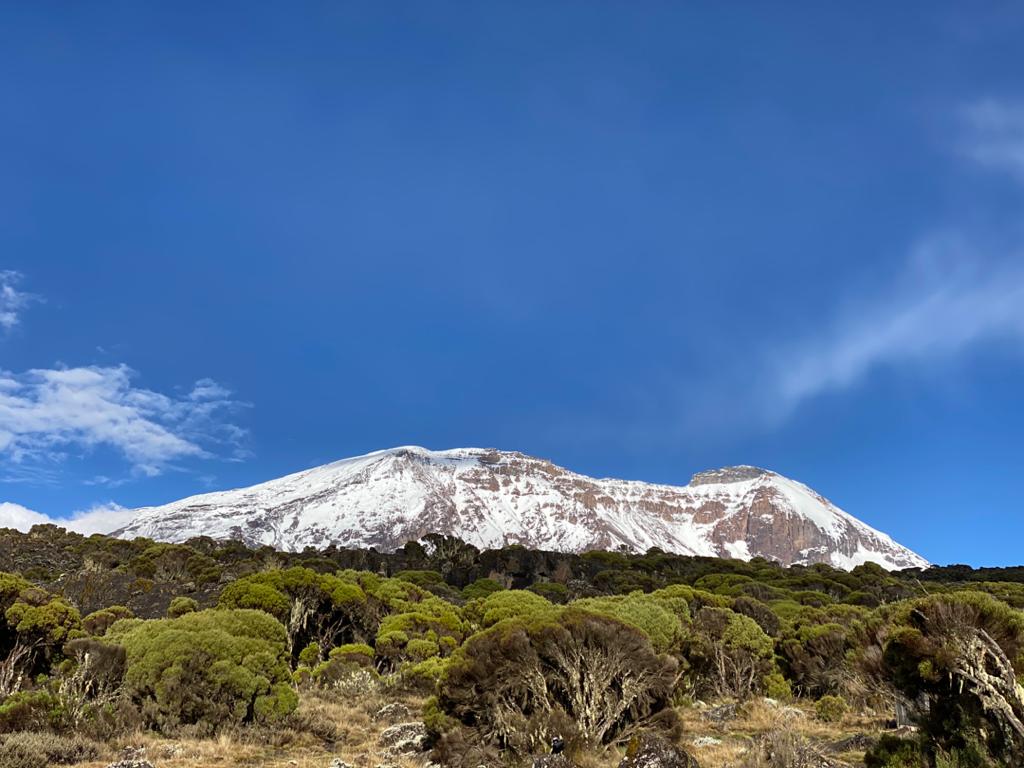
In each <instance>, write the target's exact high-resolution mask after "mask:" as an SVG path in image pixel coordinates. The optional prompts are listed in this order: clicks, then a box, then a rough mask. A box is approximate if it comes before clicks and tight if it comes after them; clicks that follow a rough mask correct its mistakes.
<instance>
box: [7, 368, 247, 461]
mask: <svg viewBox="0 0 1024 768" xmlns="http://www.w3.org/2000/svg"><path fill="white" fill-rule="evenodd" d="M136 376H137V374H136V373H135V371H133V370H132V369H131V368H129V367H128V366H125V365H118V366H107V367H104V366H83V367H78V368H57V369H33V370H29V371H27V372H25V373H22V374H15V373H11V372H6V371H0V457H3V458H4V459H6V461H7V462H9V464H10V465H12V466H13V467H15V468H16V471H17V470H19V469H20V471H21V472H22V473H23V474H31V473H32V472H33V471H35V470H39V471H40V472H43V473H45V472H46V470H47V467H52V466H54V465H55V464H59V463H60V462H61V461H63V460H64V459H65V458H66V456H67V452H68V451H72V450H84V451H89V450H93V449H95V448H97V447H101V446H103V447H108V448H111V449H113V450H115V451H116V452H118V453H120V454H121V455H122V456H123V457H124V458H125V459H126V460H127V461H128V462H129V463H130V464H131V467H132V473H133V474H134V475H136V476H144V477H152V476H155V475H159V474H161V473H163V472H164V471H165V470H167V469H169V468H172V467H174V466H175V464H174V463H175V462H177V461H180V460H184V459H189V458H212V457H214V456H218V455H220V456H224V455H225V454H226V458H229V459H234V460H238V459H241V458H244V456H245V455H246V454H247V452H246V451H245V449H244V448H243V447H242V440H243V438H244V437H245V434H246V433H245V431H244V430H243V429H241V428H240V427H238V426H236V425H234V424H232V423H230V422H228V421H226V420H225V416H226V415H227V414H229V413H231V412H234V411H237V410H238V409H239V408H241V407H244V406H245V405H246V404H245V403H241V402H239V401H237V400H234V399H233V398H232V393H231V392H230V390H228V389H227V388H225V387H223V386H221V385H219V384H217V383H216V382H214V381H212V380H210V379H200V380H199V381H197V382H196V383H195V385H194V387H193V388H192V389H191V390H190V391H189V392H188V393H187V394H185V395H183V396H169V395H165V394H162V393H159V392H155V391H153V390H149V389H144V388H140V387H136V386H135V385H134V384H133V379H135V378H136Z"/></svg>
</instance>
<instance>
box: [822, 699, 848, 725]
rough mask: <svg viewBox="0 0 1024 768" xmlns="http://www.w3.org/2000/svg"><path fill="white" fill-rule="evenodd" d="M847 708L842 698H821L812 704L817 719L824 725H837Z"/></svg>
mask: <svg viewBox="0 0 1024 768" xmlns="http://www.w3.org/2000/svg"><path fill="white" fill-rule="evenodd" d="M847 709H848V707H847V705H846V700H845V699H843V697H842V696H822V697H821V698H820V699H818V700H817V702H815V704H814V711H815V713H816V714H817V716H818V719H819V720H821V721H822V722H825V723H838V722H841V721H842V719H843V718H844V717H845V716H846V711H847Z"/></svg>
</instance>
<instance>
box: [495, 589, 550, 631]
mask: <svg viewBox="0 0 1024 768" xmlns="http://www.w3.org/2000/svg"><path fill="white" fill-rule="evenodd" d="M557 610H558V609H557V608H555V606H553V605H552V604H551V602H550V601H548V600H545V599H544V598H543V597H541V596H540V595H537V594H534V593H533V592H528V591H526V590H524V589H506V590H503V591H501V592H495V593H494V594H492V595H490V596H488V597H487V599H486V600H484V604H483V626H484V627H492V626H494V625H495V624H497V623H498V622H499V621H503V620H504V619H513V618H526V617H529V616H534V615H544V614H550V613H552V612H556V611H557Z"/></svg>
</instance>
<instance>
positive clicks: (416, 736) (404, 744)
mask: <svg viewBox="0 0 1024 768" xmlns="http://www.w3.org/2000/svg"><path fill="white" fill-rule="evenodd" d="M426 739H427V728H426V726H425V725H423V723H420V722H416V721H413V722H408V723H398V724H397V725H392V726H391V727H390V728H385V729H384V730H383V731H382V732H381V734H380V745H381V746H382V747H383V748H384V750H385V751H386V752H387V753H388V754H390V755H410V754H415V753H417V752H422V751H423V750H424V749H426Z"/></svg>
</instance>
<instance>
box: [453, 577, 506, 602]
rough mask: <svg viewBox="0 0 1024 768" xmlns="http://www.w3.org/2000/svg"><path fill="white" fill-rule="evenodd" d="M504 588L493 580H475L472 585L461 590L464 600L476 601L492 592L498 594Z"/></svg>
mask: <svg viewBox="0 0 1024 768" xmlns="http://www.w3.org/2000/svg"><path fill="white" fill-rule="evenodd" d="M503 589H504V587H503V586H501V584H499V583H498V582H496V581H495V580H494V579H477V580H476V581H474V582H473V583H472V584H469V585H468V586H465V587H463V588H462V596H463V597H464V598H465V599H466V600H476V599H477V598H483V597H487V596H488V595H489V594H491V593H492V592H500V591H501V590H503Z"/></svg>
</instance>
